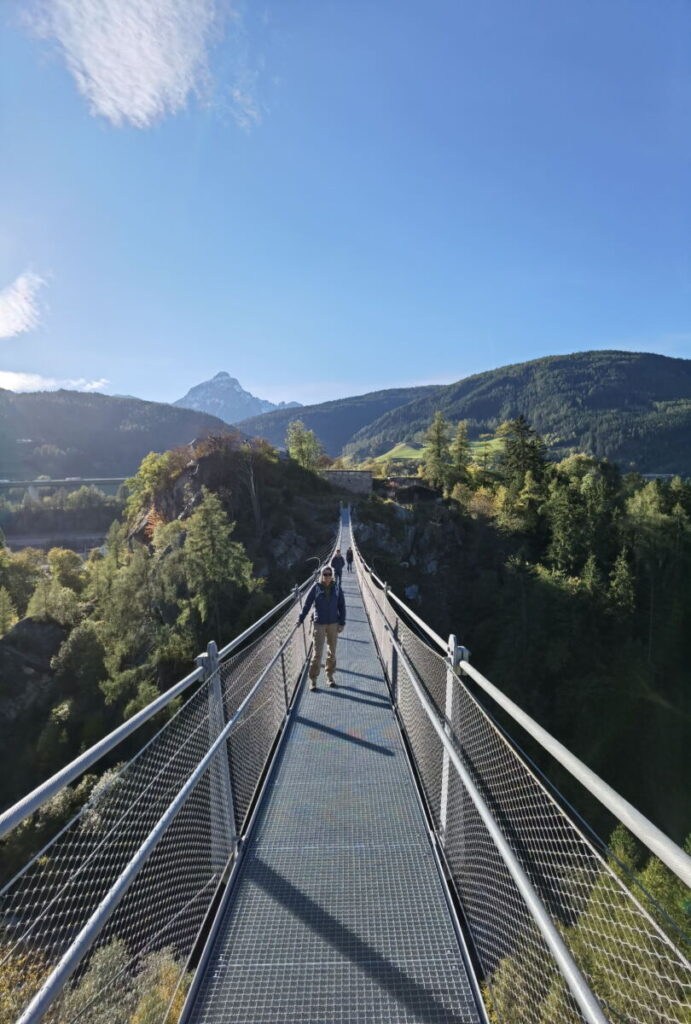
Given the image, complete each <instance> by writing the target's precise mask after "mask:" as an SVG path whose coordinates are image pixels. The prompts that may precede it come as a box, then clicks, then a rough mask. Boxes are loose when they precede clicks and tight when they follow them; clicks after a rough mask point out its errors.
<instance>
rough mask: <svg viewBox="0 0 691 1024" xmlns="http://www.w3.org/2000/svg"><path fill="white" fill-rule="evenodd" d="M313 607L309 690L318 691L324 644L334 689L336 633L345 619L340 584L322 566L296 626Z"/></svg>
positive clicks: (330, 684) (327, 568) (330, 683)
mask: <svg viewBox="0 0 691 1024" xmlns="http://www.w3.org/2000/svg"><path fill="white" fill-rule="evenodd" d="M312 605H314V614H313V620H314V651H313V653H312V662H311V664H310V668H309V677H310V690H316V689H317V679H318V678H319V671H320V669H321V661H322V654H323V651H324V641H326V644H327V655H326V681H327V682H328V684H329V686H335V685H336V682H335V680H334V673H335V671H336V642H337V640H338V634H339V633H341V632H342V631H343V627H344V626H345V620H346V609H345V598H344V597H343V591H342V590H341V586H340V582H339V581H337V580H334V576H333V569H332V568H331V566H330V565H325V566H324V568H323V569H322V571H321V580H320V581H319V582H318V583H315V584H314V586H313V587H312V589H311V590H310V592H309V594H308V595H307V600H306V601H305V606H304V608H303V609H302V612H301V614H300V617H299V618H298V623H299V624H300V625H302V623H303V622H304V621H305V618H306V616H307V613H308V612H309V610H310V608H311V607H312Z"/></svg>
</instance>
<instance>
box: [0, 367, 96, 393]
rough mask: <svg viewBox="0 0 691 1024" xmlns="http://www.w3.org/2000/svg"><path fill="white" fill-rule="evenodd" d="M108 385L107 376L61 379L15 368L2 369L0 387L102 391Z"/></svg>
mask: <svg viewBox="0 0 691 1024" xmlns="http://www.w3.org/2000/svg"><path fill="white" fill-rule="evenodd" d="M107 385H108V381H107V380H106V379H105V377H101V378H100V380H87V379H86V378H85V377H77V378H76V379H66V380H59V379H58V378H56V377H42V376H41V375H40V374H39V373H21V372H16V371H14V370H0V388H5V389H6V390H7V391H56V390H57V389H58V388H68V389H69V390H70V391H102V390H103V388H105V387H106V386H107Z"/></svg>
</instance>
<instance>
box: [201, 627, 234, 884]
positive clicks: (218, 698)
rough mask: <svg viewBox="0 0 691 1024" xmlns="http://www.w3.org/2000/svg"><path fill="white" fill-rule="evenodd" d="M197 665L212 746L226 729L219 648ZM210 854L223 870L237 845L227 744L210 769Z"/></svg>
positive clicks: (210, 649) (213, 648)
mask: <svg viewBox="0 0 691 1024" xmlns="http://www.w3.org/2000/svg"><path fill="white" fill-rule="evenodd" d="M196 660H197V664H198V665H201V666H202V667H203V669H204V676H205V679H206V682H207V686H208V702H209V744H211V743H213V742H214V741H215V740H216V738H217V737H218V736H219V734H220V733H221V732H222V730H223V727H224V726H225V710H224V707H223V691H222V688H221V670H220V665H219V661H218V647H217V646H216V641H215V640H210V641H209V643H208V644H207V647H206V654H202V655H200V657H198V658H197V659H196ZM209 812H210V814H211V823H210V824H211V851H212V857H213V863H214V865H217V866H218V867H219V868H220V869H221V870H222V868H223V866H224V865H225V863H226V861H227V859H228V855H229V853H231V852H232V851H233V849H234V847H235V845H236V841H237V840H236V824H235V804H234V801H233V786H232V783H231V778H230V761H229V757H228V742H226V743H224V744H223V745H222V746H221V747H220V748H219V750H218V752H217V754H216V756H215V757H214V759H213V762H212V764H211V768H210V808H209Z"/></svg>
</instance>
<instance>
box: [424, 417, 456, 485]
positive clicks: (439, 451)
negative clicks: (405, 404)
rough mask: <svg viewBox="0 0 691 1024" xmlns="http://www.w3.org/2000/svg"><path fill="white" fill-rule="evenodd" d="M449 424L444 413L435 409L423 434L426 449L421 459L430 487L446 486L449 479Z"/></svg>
mask: <svg viewBox="0 0 691 1024" xmlns="http://www.w3.org/2000/svg"><path fill="white" fill-rule="evenodd" d="M449 432H450V424H449V423H448V421H447V420H445V419H444V414H443V413H442V412H440V411H439V410H437V412H435V414H434V419H433V420H432V423H431V425H430V427H429V428H428V430H427V433H426V434H425V445H426V450H425V454H424V457H423V461H422V469H423V475H424V478H425V480H427V481H428V482H429V483H430V484H431V486H432V487H439V488H442V487H446V485H447V483H448V479H449V468H450V466H451V455H450V453H449Z"/></svg>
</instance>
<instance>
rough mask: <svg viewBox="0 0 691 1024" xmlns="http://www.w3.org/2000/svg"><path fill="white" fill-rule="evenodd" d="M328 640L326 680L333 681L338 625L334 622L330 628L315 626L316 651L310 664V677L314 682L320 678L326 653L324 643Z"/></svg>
mask: <svg viewBox="0 0 691 1024" xmlns="http://www.w3.org/2000/svg"><path fill="white" fill-rule="evenodd" d="M325 640H326V647H327V650H326V678H327V679H333V674H334V672H335V671H336V641H337V640H338V623H337V622H333V623H331V624H330V625H328V626H319V625H317V624H316V623H315V625H314V650H313V652H312V662H311V664H310V671H309V676H310V679H312V680H313V681H314V682H316V681H317V679H318V677H319V670H320V669H321V667H322V654H323V653H324V641H325Z"/></svg>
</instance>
